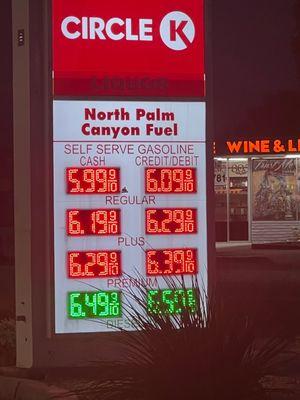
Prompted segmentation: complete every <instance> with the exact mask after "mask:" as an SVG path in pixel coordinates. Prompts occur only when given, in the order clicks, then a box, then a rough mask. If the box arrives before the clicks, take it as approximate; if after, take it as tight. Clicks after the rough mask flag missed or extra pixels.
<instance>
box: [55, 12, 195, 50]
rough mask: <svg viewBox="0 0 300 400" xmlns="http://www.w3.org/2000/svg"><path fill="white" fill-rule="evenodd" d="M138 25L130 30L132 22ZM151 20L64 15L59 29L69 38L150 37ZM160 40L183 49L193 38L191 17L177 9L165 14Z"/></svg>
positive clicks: (133, 24) (151, 31) (175, 48)
mask: <svg viewBox="0 0 300 400" xmlns="http://www.w3.org/2000/svg"><path fill="white" fill-rule="evenodd" d="M135 25H136V26H137V27H138V28H137V29H136V31H134V26H135ZM153 26H154V21H153V20H152V19H149V18H140V19H139V20H138V21H137V23H136V24H135V21H134V20H133V19H132V18H125V19H122V18H119V17H112V18H110V19H108V20H105V19H103V18H100V17H81V18H78V17H76V16H68V17H66V18H64V19H63V21H62V23H61V32H62V34H63V35H64V37H65V38H67V39H69V40H76V39H83V40H95V39H98V40H114V41H119V40H127V41H147V42H148V41H151V42H152V41H153V40H154V29H153ZM160 36H161V39H162V41H163V43H164V44H165V45H166V46H168V47H169V48H170V49H172V50H185V49H186V48H187V47H188V46H189V45H190V44H191V43H192V42H193V40H194V37H195V26H194V23H193V21H192V19H191V18H190V17H189V16H188V15H186V14H184V13H183V12H180V11H174V12H170V13H169V14H167V15H166V16H165V17H164V18H163V20H162V22H161V24H160Z"/></svg>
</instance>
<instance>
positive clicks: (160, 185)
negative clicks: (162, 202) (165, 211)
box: [145, 168, 197, 194]
mask: <svg viewBox="0 0 300 400" xmlns="http://www.w3.org/2000/svg"><path fill="white" fill-rule="evenodd" d="M145 192H146V193H156V194H159V193H164V194H165V193H177V194H180V193H183V194H184V193H197V174H196V168H146V169H145Z"/></svg>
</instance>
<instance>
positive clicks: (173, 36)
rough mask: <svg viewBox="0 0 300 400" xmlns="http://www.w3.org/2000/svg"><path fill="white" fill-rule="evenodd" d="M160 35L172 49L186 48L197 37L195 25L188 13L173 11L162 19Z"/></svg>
mask: <svg viewBox="0 0 300 400" xmlns="http://www.w3.org/2000/svg"><path fill="white" fill-rule="evenodd" d="M160 36H161V38H162V40H163V42H164V43H165V45H166V46H168V47H169V48H170V49H172V50H185V49H186V48H187V47H188V46H189V45H190V44H191V43H193V41H194V39H195V25H194V23H193V21H192V19H191V18H190V17H189V16H188V15H187V14H185V13H183V12H181V11H173V12H170V13H169V14H167V15H166V16H165V17H164V18H163V20H162V21H161V24H160Z"/></svg>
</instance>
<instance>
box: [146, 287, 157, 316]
mask: <svg viewBox="0 0 300 400" xmlns="http://www.w3.org/2000/svg"><path fill="white" fill-rule="evenodd" d="M158 294H159V291H158V290H149V291H148V312H150V313H152V314H158V313H159V312H160V310H159V304H160V303H159V301H158V300H155V298H156V297H158Z"/></svg>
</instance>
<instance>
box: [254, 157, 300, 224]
mask: <svg viewBox="0 0 300 400" xmlns="http://www.w3.org/2000/svg"><path fill="white" fill-rule="evenodd" d="M298 161H299V160H298ZM252 212H253V221H285V220H296V219H297V217H298V215H297V214H298V212H297V169H296V159H289V158H285V159H257V160H252Z"/></svg>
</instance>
